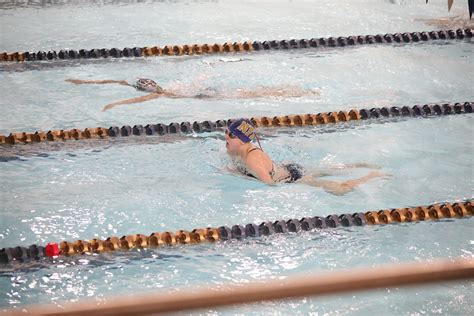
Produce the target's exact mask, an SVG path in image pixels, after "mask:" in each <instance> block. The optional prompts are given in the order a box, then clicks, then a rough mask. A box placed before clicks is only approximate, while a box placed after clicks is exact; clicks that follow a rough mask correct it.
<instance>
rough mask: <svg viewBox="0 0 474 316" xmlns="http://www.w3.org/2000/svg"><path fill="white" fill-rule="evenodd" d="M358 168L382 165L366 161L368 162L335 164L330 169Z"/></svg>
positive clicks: (372, 167)
mask: <svg viewBox="0 0 474 316" xmlns="http://www.w3.org/2000/svg"><path fill="white" fill-rule="evenodd" d="M357 168H368V169H380V168H382V167H380V166H379V165H376V164H373V163H366V162H356V163H349V164H337V165H333V166H330V167H329V169H332V170H346V169H357Z"/></svg>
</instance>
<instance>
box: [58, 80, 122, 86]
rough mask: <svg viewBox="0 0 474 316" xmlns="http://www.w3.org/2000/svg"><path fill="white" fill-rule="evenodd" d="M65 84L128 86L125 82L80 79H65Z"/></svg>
mask: <svg viewBox="0 0 474 316" xmlns="http://www.w3.org/2000/svg"><path fill="white" fill-rule="evenodd" d="M64 81H66V82H70V83H74V84H109V83H118V84H121V85H124V86H130V84H129V83H128V82H127V81H126V80H81V79H66V80H64Z"/></svg>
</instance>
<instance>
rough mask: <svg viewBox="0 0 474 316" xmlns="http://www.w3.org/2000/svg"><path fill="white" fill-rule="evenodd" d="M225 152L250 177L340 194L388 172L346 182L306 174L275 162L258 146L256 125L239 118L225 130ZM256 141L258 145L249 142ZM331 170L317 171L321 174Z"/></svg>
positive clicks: (359, 166) (340, 167) (288, 165)
mask: <svg viewBox="0 0 474 316" xmlns="http://www.w3.org/2000/svg"><path fill="white" fill-rule="evenodd" d="M225 140H226V148H227V153H228V154H229V155H230V156H231V157H232V158H233V160H234V162H235V164H236V167H237V169H238V170H239V171H240V172H241V173H243V174H244V175H247V176H249V177H253V178H256V179H258V180H260V181H263V182H265V183H267V184H278V183H294V182H298V183H305V184H308V185H311V186H314V187H319V188H322V189H324V190H325V191H326V192H329V193H332V194H335V195H343V194H346V193H348V192H350V191H352V190H353V189H354V188H355V187H357V186H359V185H361V184H363V183H366V182H368V181H369V180H371V179H375V178H381V177H387V176H388V175H386V174H383V173H380V172H377V171H372V172H370V173H369V174H367V175H366V176H364V177H362V178H358V179H354V180H347V181H342V182H338V181H329V180H321V179H319V178H318V177H317V176H315V175H311V174H307V172H305V170H304V169H303V168H302V167H301V166H300V165H298V164H295V163H289V164H283V165H276V164H275V163H274V162H273V161H272V160H271V159H270V157H269V156H268V155H267V153H265V152H264V151H263V149H262V147H261V146H260V141H259V139H258V136H257V135H256V133H255V128H254V126H253V125H252V123H251V122H250V120H248V119H243V118H242V119H238V120H236V121H234V122H232V124H230V125H229V127H228V128H227V129H226V131H225ZM254 140H257V142H258V147H257V146H255V145H254V144H253V143H252V141H254ZM337 168H338V169H347V168H374V169H375V168H377V166H373V165H370V164H363V163H360V164H352V165H342V166H341V165H339V166H338V167H337ZM327 175H331V173H324V174H319V177H321V176H327Z"/></svg>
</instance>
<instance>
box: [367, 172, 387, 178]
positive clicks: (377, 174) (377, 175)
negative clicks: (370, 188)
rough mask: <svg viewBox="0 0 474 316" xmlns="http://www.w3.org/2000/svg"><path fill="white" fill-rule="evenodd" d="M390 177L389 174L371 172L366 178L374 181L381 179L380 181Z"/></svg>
mask: <svg viewBox="0 0 474 316" xmlns="http://www.w3.org/2000/svg"><path fill="white" fill-rule="evenodd" d="M391 177H392V175H391V174H389V173H383V172H379V171H372V172H371V173H369V174H368V175H367V178H369V179H374V178H381V179H390V178H391Z"/></svg>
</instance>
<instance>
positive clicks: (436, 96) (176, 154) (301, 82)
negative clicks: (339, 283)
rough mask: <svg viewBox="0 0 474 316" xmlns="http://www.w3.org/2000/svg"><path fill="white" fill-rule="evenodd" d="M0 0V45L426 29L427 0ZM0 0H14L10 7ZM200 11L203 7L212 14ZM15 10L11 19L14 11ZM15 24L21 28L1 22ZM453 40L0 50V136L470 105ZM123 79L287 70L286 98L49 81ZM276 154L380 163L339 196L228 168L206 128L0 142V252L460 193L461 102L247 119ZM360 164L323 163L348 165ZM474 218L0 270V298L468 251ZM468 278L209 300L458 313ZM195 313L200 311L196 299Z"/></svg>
mask: <svg viewBox="0 0 474 316" xmlns="http://www.w3.org/2000/svg"><path fill="white" fill-rule="evenodd" d="M12 3H14V2H5V3H3V4H1V5H0V9H1V10H0V18H1V21H2V22H1V23H2V30H4V31H3V34H2V41H1V43H0V51H23V50H35V51H36V50H49V49H55V50H59V49H65V48H70V49H80V48H88V49H90V48H94V47H99V48H102V47H108V48H112V47H119V48H122V47H133V46H146V45H160V46H164V45H167V44H192V43H214V42H218V43H223V42H226V41H243V40H267V39H291V38H312V37H320V36H340V35H359V34H377V33H394V32H405V31H423V30H431V29H433V28H434V27H433V26H427V25H426V24H425V23H424V22H423V21H422V20H421V19H433V18H440V17H446V16H451V17H455V16H458V15H461V16H466V14H467V13H466V12H467V8H466V7H467V4H465V3H461V2H459V3H458V2H455V4H454V6H453V8H452V11H451V12H450V13H447V8H446V3H445V1H430V3H429V4H428V5H426V4H425V1H410V2H408V1H352V2H349V3H348V2H346V1H317V2H315V3H288V2H277V3H254V2H250V3H233V2H224V1H222V2H221V1H212V2H193V1H187V2H153V1H147V2H144V3H135V1H113V2H112V1H104V2H102V1H97V2H95V4H89V5H83V4H81V3H80V2H76V1H57V2H54V4H44V5H43V4H41V2H38V3H37V4H36V5H31V4H30V5H21V6H20V5H18V6H13V5H12ZM15 3H16V4H18V2H15ZM211 17H214V18H211ZM25 19H27V21H28V23H24V21H25ZM20 25H21V27H20ZM473 52H474V46H473V45H472V40H456V41H437V42H428V43H418V44H404V45H401V44H400V45H373V46H361V47H351V48H343V49H341V48H335V49H325V50H310V49H308V50H294V51H272V52H265V53H249V54H235V55H233V54H230V55H215V56H192V57H169V58H146V59H144V58H136V59H116V60H111V59H108V60H95V61H58V62H49V63H48V62H41V63H24V64H0V71H1V76H0V86H1V87H2V88H1V93H2V98H1V100H0V109H1V113H2V115H1V116H0V134H8V133H9V132H19V131H25V132H33V131H35V130H50V129H70V128H86V127H95V126H105V127H108V126H112V125H118V126H121V125H135V124H148V123H170V122H182V121H191V122H192V121H202V120H217V119H228V118H235V117H241V116H262V115H266V116H275V115H287V114H304V113H318V112H324V111H333V110H348V109H351V108H370V107H379V106H404V105H408V106H411V105H414V104H425V103H430V102H435V103H444V102H464V101H473V97H474V93H473V89H472V79H473V76H472V74H473V70H474V63H473V56H474V55H473ZM137 77H146V78H152V79H154V80H156V81H157V82H158V83H159V84H160V85H162V86H163V87H165V88H174V89H181V90H182V91H183V92H185V93H191V92H193V91H199V89H204V88H208V87H209V88H212V89H215V90H218V91H235V90H237V89H253V88H255V87H272V86H279V85H287V86H290V85H295V86H300V87H303V88H306V89H318V91H319V92H320V95H311V96H305V97H301V98H270V99H268V98H255V99H235V98H229V99H191V98H184V99H168V98H160V99H155V100H152V101H148V102H145V103H140V104H130V105H123V106H120V107H117V108H116V109H112V110H110V111H107V112H101V111H100V110H101V109H102V107H103V106H104V105H106V104H108V103H111V102H114V101H118V100H123V99H127V98H132V97H136V96H141V95H143V94H142V93H141V92H138V91H135V90H134V89H132V88H130V87H124V86H120V85H73V84H71V83H68V82H65V81H64V80H65V79H68V78H75V79H86V80H93V79H114V80H128V81H129V82H132V81H133V80H135V78H137ZM259 132H260V133H261V135H262V137H261V141H262V146H263V147H264V149H265V150H266V151H267V152H268V153H269V155H270V156H271V157H272V158H273V159H274V160H275V161H276V162H285V161H292V162H296V163H300V164H302V165H303V166H304V167H305V168H306V169H308V170H311V169H326V168H329V167H331V166H334V165H338V164H342V163H356V162H367V163H372V164H376V165H378V166H380V167H381V170H380V171H381V172H384V173H388V174H390V175H391V177H390V178H388V179H377V180H374V181H371V182H369V183H367V184H364V185H362V186H360V187H358V188H357V189H356V190H354V191H352V192H350V193H348V194H346V195H344V196H335V195H331V194H329V193H327V192H325V191H324V190H322V189H320V188H314V187H311V186H307V185H304V184H284V185H279V186H267V185H264V184H262V183H260V182H257V181H255V180H252V179H248V178H245V177H241V176H238V175H236V174H235V173H233V171H232V169H233V166H232V163H231V161H230V159H229V158H228V157H227V154H226V151H225V142H224V139H223V133H222V132H214V133H205V134H192V135H181V136H180V135H175V136H163V137H129V138H128V139H112V140H101V141H78V142H64V143H43V144H34V145H18V146H1V147H0V157H1V162H0V175H1V181H0V199H1V200H0V201H1V203H0V205H1V215H0V248H2V247H13V246H18V245H21V246H28V245H30V244H33V243H35V244H46V243H47V242H50V241H55V242H59V241H61V240H68V241H73V240H76V239H86V240H87V239H92V238H106V237H108V236H118V237H121V236H122V235H127V234H136V233H141V234H147V235H149V234H150V233H152V232H156V231H176V230H178V229H185V230H192V229H193V228H201V227H207V226H211V227H216V226H221V225H227V226H232V225H234V224H247V223H260V222H262V221H273V220H277V219H290V218H301V217H304V216H316V215H329V214H342V213H353V212H361V211H362V212H363V211H368V210H378V209H385V208H392V207H406V206H414V205H427V204H430V203H434V202H442V201H459V200H464V199H472V197H473V193H474V186H473V181H472V179H473V172H474V171H473V166H474V163H473V162H474V161H473V159H474V158H473V157H474V146H473V145H474V144H473V140H472V139H473V138H472V135H473V127H472V114H465V115H456V116H445V117H434V118H414V119H401V118H400V119H391V120H382V121H377V122H355V123H350V124H338V125H333V126H322V127H304V128H282V129H261V130H259ZM367 172H369V170H368V169H357V170H348V171H347V172H344V173H341V174H338V175H334V176H331V177H328V178H327V179H331V180H343V179H351V178H355V177H360V176H363V175H365V174H366V173H367ZM473 226H474V219H472V218H466V219H456V220H442V221H439V222H422V223H416V224H401V225H389V226H381V227H352V228H344V229H333V230H325V231H321V232H318V231H314V232H303V233H298V234H285V235H274V236H269V237H264V238H258V239H252V238H249V239H246V240H244V241H228V242H219V243H215V244H200V245H196V246H177V247H169V248H160V249H148V250H142V251H131V252H127V253H123V252H118V253H117V252H115V253H107V254H99V255H94V256H75V257H69V258H60V259H51V260H44V261H41V262H33V263H31V262H30V263H23V264H20V263H16V264H13V265H4V266H0V308H1V310H7V309H9V308H22V307H24V306H26V305H28V304H34V303H45V304H48V303H53V304H57V305H62V304H64V303H67V302H72V301H76V300H80V299H86V298H88V299H89V302H90V301H91V300H92V301H97V302H99V301H103V300H106V299H107V297H111V296H122V295H123V296H125V295H127V296H128V295H130V294H136V293H141V292H150V291H155V292H156V291H164V292H176V293H177V294H179V292H180V291H184V290H189V289H196V290H197V289H199V288H200V287H206V286H213V287H215V288H216V289H221V288H224V287H225V286H226V285H227V284H233V285H238V286H243V287H245V286H246V285H247V284H248V283H249V282H255V281H261V282H263V281H265V280H270V279H285V278H289V277H291V276H293V275H301V274H312V275H314V274H317V273H325V271H328V270H334V269H348V268H354V267H365V266H375V265H382V264H388V263H398V262H407V261H420V262H421V261H431V260H435V259H438V258H454V257H459V256H461V257H465V258H471V257H473V255H474V233H473V232H474V230H473ZM473 289H474V285H473V284H472V282H458V283H444V282H443V283H440V284H437V285H432V286H425V287H416V288H411V289H405V288H403V289H398V288H392V289H382V290H380V291H374V292H360V293H354V294H352V293H351V294H346V295H335V296H327V297H318V298H311V297H307V298H302V299H295V300H288V301H270V302H264V303H258V304H247V305H244V306H238V307H229V308H220V309H218V310H209V311H203V312H208V313H212V314H213V313H219V314H235V313H242V314H269V313H272V314H287V313H289V310H290V309H291V310H292V311H293V312H294V313H296V314H308V313H314V314H318V315H319V314H328V315H330V314H351V315H352V314H353V315H367V314H369V313H375V314H386V315H400V314H403V315H406V314H416V315H419V314H465V315H468V314H472V313H473V311H474V298H473V296H472V295H469V293H472V291H473ZM197 313H200V312H197Z"/></svg>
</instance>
